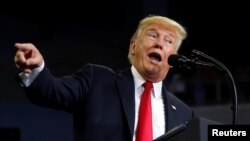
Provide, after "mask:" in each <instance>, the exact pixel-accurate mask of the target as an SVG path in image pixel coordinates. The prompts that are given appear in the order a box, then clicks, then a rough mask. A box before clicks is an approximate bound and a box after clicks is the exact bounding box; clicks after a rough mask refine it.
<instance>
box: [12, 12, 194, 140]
mask: <svg viewBox="0 0 250 141" xmlns="http://www.w3.org/2000/svg"><path fill="white" fill-rule="evenodd" d="M185 38H186V31H185V29H184V28H183V27H182V26H181V25H180V24H178V23H177V22H175V21H174V20H171V19H169V18H166V17H162V16H149V17H146V18H144V19H142V20H141V21H140V23H139V26H138V28H137V30H136V32H135V33H134V35H133V36H132V38H131V41H130V47H129V53H128V58H129V61H130V63H131V68H127V69H125V70H122V71H120V72H114V71H113V70H112V69H110V68H107V67H105V66H101V65H96V64H86V65H84V66H83V67H82V68H81V69H79V70H78V71H76V72H75V73H73V74H71V75H68V76H64V77H61V78H54V77H53V76H52V74H51V73H50V72H49V70H48V68H47V67H46V65H45V62H44V60H43V57H42V55H41V54H40V52H39V51H38V49H37V48H36V47H35V46H34V45H33V44H30V43H16V44H15V47H16V48H17V49H18V51H17V53H16V55H15V58H14V61H15V64H16V66H17V68H18V69H19V70H20V71H21V73H20V74H19V76H20V77H18V78H20V80H19V82H21V83H22V86H23V88H24V90H25V92H26V94H27V97H28V98H29V99H30V100H31V102H32V103H34V104H37V105H40V106H46V107H51V108H56V109H61V110H65V111H68V112H71V113H72V114H73V119H74V133H75V140H76V141H84V140H86V141H132V140H136V133H137V123H138V119H139V107H140V106H139V105H140V101H141V100H140V97H141V93H142V91H143V86H142V85H143V83H144V82H145V81H147V82H152V83H153V90H152V91H151V92H152V94H151V103H152V106H151V107H152V124H153V125H152V126H153V129H152V134H153V135H152V136H153V137H152V139H156V138H157V137H159V136H161V135H163V134H164V133H166V132H167V131H168V130H170V129H172V128H173V127H175V126H177V125H179V124H181V123H185V122H187V121H188V120H190V119H191V118H192V117H193V112H192V110H191V108H190V107H188V106H187V105H186V104H184V103H183V102H182V101H180V100H179V99H178V98H176V97H175V96H174V95H172V94H171V93H169V92H168V91H167V89H166V86H165V84H164V83H163V80H164V79H165V78H166V76H167V74H168V71H169V69H170V68H171V66H169V64H168V63H167V60H168V57H169V55H171V54H176V53H177V51H178V49H179V47H180V45H181V43H182V41H183V39H185ZM152 139H149V140H152Z"/></svg>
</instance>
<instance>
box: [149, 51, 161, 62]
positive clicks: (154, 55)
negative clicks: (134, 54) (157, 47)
mask: <svg viewBox="0 0 250 141" xmlns="http://www.w3.org/2000/svg"><path fill="white" fill-rule="evenodd" d="M149 58H151V59H152V60H155V61H158V62H160V61H161V56H160V55H159V54H157V53H151V54H149Z"/></svg>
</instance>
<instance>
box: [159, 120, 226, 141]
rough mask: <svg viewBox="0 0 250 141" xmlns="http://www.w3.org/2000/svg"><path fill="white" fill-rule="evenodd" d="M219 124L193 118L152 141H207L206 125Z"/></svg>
mask: <svg viewBox="0 0 250 141" xmlns="http://www.w3.org/2000/svg"><path fill="white" fill-rule="evenodd" d="M219 124H221V123H219V122H216V121H213V120H209V119H206V118H202V117H199V118H194V119H192V120H190V121H188V122H187V123H183V124H180V125H178V126H176V127H174V128H173V129H171V130H169V131H168V132H167V133H166V134H164V135H162V136H160V137H159V138H157V139H155V140H154V141H187V140H189V141H207V140H208V134H207V133H208V125H219Z"/></svg>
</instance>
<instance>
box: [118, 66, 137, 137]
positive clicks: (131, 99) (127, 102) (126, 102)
mask: <svg viewBox="0 0 250 141" xmlns="http://www.w3.org/2000/svg"><path fill="white" fill-rule="evenodd" d="M117 85H118V90H119V93H120V98H121V102H122V106H123V109H124V111H125V115H126V119H127V122H128V125H129V130H130V136H131V139H132V137H133V132H134V122H135V96H134V93H135V92H134V80H133V76H132V73H131V71H130V69H127V70H125V71H124V72H122V73H120V74H119V78H118V80H117Z"/></svg>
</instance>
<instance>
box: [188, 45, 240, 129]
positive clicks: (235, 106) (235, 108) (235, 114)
mask: <svg viewBox="0 0 250 141" xmlns="http://www.w3.org/2000/svg"><path fill="white" fill-rule="evenodd" d="M192 53H194V54H196V55H198V56H202V57H204V58H206V59H208V60H210V61H212V62H213V63H215V64H216V66H214V67H215V68H217V69H219V70H221V71H225V72H226V74H227V78H228V79H229V80H231V81H230V82H231V85H232V87H233V93H232V91H231V93H232V96H233V99H232V107H231V109H232V110H233V125H236V124H237V121H238V96H237V90H236V85H235V82H234V79H233V76H232V74H231V72H230V71H229V70H228V69H227V67H226V66H225V65H224V64H222V63H221V62H219V61H218V60H216V59H214V58H213V57H211V56H208V55H206V54H205V53H203V52H200V51H198V50H195V49H194V50H192ZM232 87H230V88H232Z"/></svg>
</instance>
